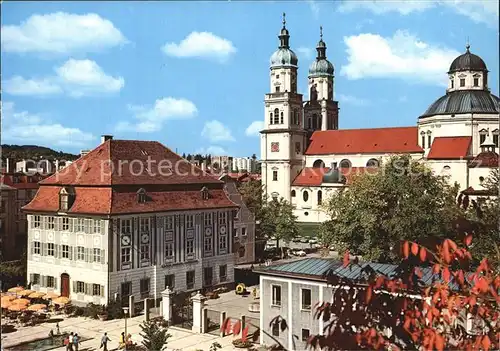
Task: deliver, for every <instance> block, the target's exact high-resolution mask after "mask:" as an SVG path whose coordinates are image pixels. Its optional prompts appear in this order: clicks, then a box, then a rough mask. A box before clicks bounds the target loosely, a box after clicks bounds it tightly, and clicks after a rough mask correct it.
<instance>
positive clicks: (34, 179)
mask: <svg viewBox="0 0 500 351" xmlns="http://www.w3.org/2000/svg"><path fill="white" fill-rule="evenodd" d="M45 177H46V176H43V175H41V174H38V173H37V174H34V175H27V174H24V173H4V174H2V175H1V178H2V182H3V183H5V184H7V185H10V186H11V187H14V188H16V189H38V182H39V181H40V180H42V179H44V178H45ZM14 178H15V179H16V181H14Z"/></svg>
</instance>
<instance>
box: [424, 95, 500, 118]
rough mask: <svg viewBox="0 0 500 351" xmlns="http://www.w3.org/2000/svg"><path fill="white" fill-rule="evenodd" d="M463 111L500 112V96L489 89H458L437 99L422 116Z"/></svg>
mask: <svg viewBox="0 0 500 351" xmlns="http://www.w3.org/2000/svg"><path fill="white" fill-rule="evenodd" d="M462 113H500V98H498V97H497V96H495V95H493V94H491V93H490V92H489V91H487V90H457V91H452V92H449V93H447V94H446V95H444V96H442V97H440V98H439V99H437V100H436V101H435V102H434V103H432V105H431V106H430V107H429V108H428V109H427V111H425V113H424V114H423V115H422V116H421V117H425V116H433V115H449V114H462Z"/></svg>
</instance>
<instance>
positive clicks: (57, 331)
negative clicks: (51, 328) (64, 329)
mask: <svg viewBox="0 0 500 351" xmlns="http://www.w3.org/2000/svg"><path fill="white" fill-rule="evenodd" d="M59 334H61V330H59V322H57V323H56V335H59Z"/></svg>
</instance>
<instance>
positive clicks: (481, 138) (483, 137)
mask: <svg viewBox="0 0 500 351" xmlns="http://www.w3.org/2000/svg"><path fill="white" fill-rule="evenodd" d="M487 135H488V131H487V130H486V129H482V130H480V131H479V145H481V144H482V143H484V142H485V140H486V136H487Z"/></svg>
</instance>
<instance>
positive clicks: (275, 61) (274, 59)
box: [270, 47, 299, 67]
mask: <svg viewBox="0 0 500 351" xmlns="http://www.w3.org/2000/svg"><path fill="white" fill-rule="evenodd" d="M298 62H299V60H298V59H297V55H296V54H295V52H293V50H292V49H290V48H286V47H280V48H279V49H278V50H276V51H275V52H274V54H272V55H271V60H270V63H271V67H282V66H294V67H297V63H298Z"/></svg>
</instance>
